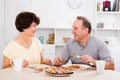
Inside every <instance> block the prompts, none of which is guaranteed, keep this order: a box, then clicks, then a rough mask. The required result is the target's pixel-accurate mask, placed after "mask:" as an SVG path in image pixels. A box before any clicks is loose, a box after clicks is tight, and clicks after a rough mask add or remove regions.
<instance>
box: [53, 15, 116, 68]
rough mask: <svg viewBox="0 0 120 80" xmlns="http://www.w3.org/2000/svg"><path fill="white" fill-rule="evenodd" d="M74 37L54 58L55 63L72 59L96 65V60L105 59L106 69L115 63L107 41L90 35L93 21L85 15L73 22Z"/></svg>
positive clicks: (74, 61)
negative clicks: (106, 43)
mask: <svg viewBox="0 0 120 80" xmlns="http://www.w3.org/2000/svg"><path fill="white" fill-rule="evenodd" d="M72 33H73V35H74V39H72V40H70V41H69V42H68V43H67V44H66V46H65V49H64V51H63V53H62V54H61V55H60V56H56V57H55V59H54V61H53V62H54V64H55V65H62V64H65V63H67V62H68V61H69V59H71V62H72V63H73V64H89V65H92V66H96V60H105V61H106V66H105V68H106V69H113V68H114V65H113V62H112V58H111V56H110V53H109V50H108V48H107V47H106V45H105V43H104V42H103V41H102V40H100V39H98V38H96V37H93V36H91V35H90V33H91V23H90V22H89V20H87V19H86V18H85V17H83V16H78V17H77V19H76V20H75V21H74V23H73V29H72Z"/></svg>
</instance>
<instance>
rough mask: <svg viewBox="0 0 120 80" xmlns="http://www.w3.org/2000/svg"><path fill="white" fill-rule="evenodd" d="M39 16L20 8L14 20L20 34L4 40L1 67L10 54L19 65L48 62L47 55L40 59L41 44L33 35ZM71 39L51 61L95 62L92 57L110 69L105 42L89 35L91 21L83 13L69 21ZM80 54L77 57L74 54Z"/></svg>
mask: <svg viewBox="0 0 120 80" xmlns="http://www.w3.org/2000/svg"><path fill="white" fill-rule="evenodd" d="M39 23H40V19H39V18H38V17H37V16H36V15H35V14H34V13H32V12H21V13H19V14H18V15H17V17H16V20H15V26H16V29H17V30H18V31H19V32H20V34H19V35H18V36H17V37H16V38H15V39H13V40H12V41H11V42H9V43H8V45H7V46H6V48H5V50H4V51H3V66H2V67H3V68H7V67H10V66H11V65H10V61H11V59H14V58H23V59H24V61H23V67H26V66H28V65H30V64H43V63H44V64H47V65H52V62H51V61H50V59H44V57H43V53H42V45H41V43H40V41H39V40H38V39H37V38H35V37H34V35H35V32H36V31H37V25H38V24H39ZM72 27H73V29H72V33H73V35H74V39H71V40H70V41H69V42H68V43H67V44H66V46H65V48H64V50H63V52H62V53H61V55H59V56H56V57H55V58H54V61H53V63H54V65H59V66H60V65H63V64H66V63H67V62H68V61H69V60H71V62H72V63H73V64H88V65H92V66H96V60H105V61H106V65H105V68H106V69H112V70H113V69H114V64H113V62H112V58H111V56H110V53H109V50H108V48H107V47H106V45H105V43H104V42H103V41H102V40H100V39H98V38H96V37H93V36H91V35H90V33H91V28H92V27H91V23H90V21H89V20H88V19H86V18H85V17H83V16H78V17H77V18H76V20H75V21H74V23H73V25H72ZM78 55H79V56H80V57H79V58H77V57H76V56H78Z"/></svg>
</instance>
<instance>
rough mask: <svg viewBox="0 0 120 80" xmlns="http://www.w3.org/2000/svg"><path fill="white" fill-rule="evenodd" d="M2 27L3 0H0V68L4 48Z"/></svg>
mask: <svg viewBox="0 0 120 80" xmlns="http://www.w3.org/2000/svg"><path fill="white" fill-rule="evenodd" d="M3 28H4V0H0V68H1V65H2V51H3V49H4V40H3V31H4V29H3Z"/></svg>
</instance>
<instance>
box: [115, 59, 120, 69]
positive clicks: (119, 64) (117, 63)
mask: <svg viewBox="0 0 120 80" xmlns="http://www.w3.org/2000/svg"><path fill="white" fill-rule="evenodd" d="M114 70H115V71H120V57H115V58H114Z"/></svg>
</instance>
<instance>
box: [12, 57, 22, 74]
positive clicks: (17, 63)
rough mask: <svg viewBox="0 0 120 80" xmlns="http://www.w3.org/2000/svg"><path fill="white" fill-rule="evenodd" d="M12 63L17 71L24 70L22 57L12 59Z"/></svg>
mask: <svg viewBox="0 0 120 80" xmlns="http://www.w3.org/2000/svg"><path fill="white" fill-rule="evenodd" d="M10 64H11V66H12V67H13V68H14V70H15V71H16V72H20V71H21V70H22V65H23V59H21V58H16V59H12V60H11V61H10Z"/></svg>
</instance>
